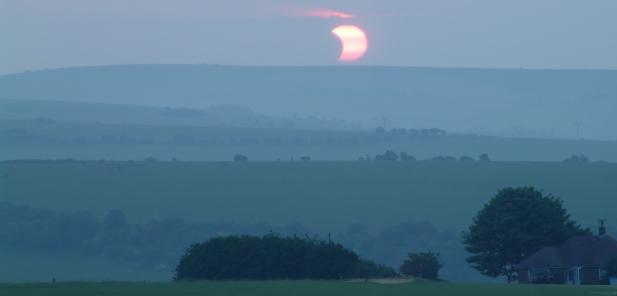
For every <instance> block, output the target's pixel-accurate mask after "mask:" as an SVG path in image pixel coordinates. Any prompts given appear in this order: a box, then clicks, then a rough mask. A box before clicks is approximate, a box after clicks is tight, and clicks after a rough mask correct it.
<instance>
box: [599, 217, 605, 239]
mask: <svg viewBox="0 0 617 296" xmlns="http://www.w3.org/2000/svg"><path fill="white" fill-rule="evenodd" d="M604 222H605V221H604V220H603V219H600V227H598V236H600V237H604V236H606V226H605V225H604Z"/></svg>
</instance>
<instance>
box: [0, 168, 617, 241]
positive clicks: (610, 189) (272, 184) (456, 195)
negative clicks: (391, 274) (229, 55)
mask: <svg viewBox="0 0 617 296" xmlns="http://www.w3.org/2000/svg"><path fill="white" fill-rule="evenodd" d="M616 179H617V164H605V163H594V164H565V163H540V162H491V163H481V162H435V161H422V162H410V163H406V162H393V163H384V162H287V161H285V162H248V163H230V162H29V163H6V162H5V163H0V201H11V202H14V203H17V204H26V205H31V206H34V207H38V208H50V209H54V210H59V211H78V210H92V211H94V212H96V213H98V214H103V213H105V212H106V211H108V210H110V209H121V210H123V211H125V213H126V214H127V216H128V218H129V219H131V220H133V221H144V220H148V219H161V218H165V217H169V216H179V217H183V218H185V219H189V220H197V221H214V222H220V221H226V222H238V223H255V222H267V223H271V224H285V223H293V222H299V223H302V224H304V225H306V226H308V227H310V228H313V229H315V230H319V231H341V230H344V229H345V228H346V227H347V226H348V225H349V224H352V223H356V222H361V223H365V224H367V225H369V226H370V227H372V228H381V227H387V226H391V225H393V224H396V223H400V222H403V221H422V220H427V221H429V222H432V223H433V224H435V225H436V226H438V227H440V228H442V229H453V230H461V229H463V228H465V227H466V226H467V225H469V223H470V222H471V219H472V217H473V215H474V214H475V213H476V212H477V211H478V210H479V209H480V207H481V206H482V205H483V204H484V203H485V202H487V201H488V200H489V199H490V198H491V197H492V196H493V195H494V194H495V193H496V191H497V190H498V189H500V188H503V187H506V186H524V185H533V186H536V187H538V188H541V189H543V190H544V191H545V192H547V193H552V194H555V195H557V196H560V197H562V198H563V200H564V202H565V207H566V208H568V209H569V210H570V211H571V212H572V213H573V216H574V218H576V219H578V220H579V221H580V222H582V223H583V224H584V225H586V226H591V227H593V226H595V225H596V223H597V219H598V218H600V217H606V218H607V219H608V223H609V227H612V228H611V229H617V227H615V226H613V224H615V222H616V221H613V220H610V218H609V217H612V216H614V215H613V213H612V209H615V208H616V207H617V199H616V198H615V197H617V183H616V182H614V180H616Z"/></svg>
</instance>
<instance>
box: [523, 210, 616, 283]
mask: <svg viewBox="0 0 617 296" xmlns="http://www.w3.org/2000/svg"><path fill="white" fill-rule="evenodd" d="M613 258H617V241H616V240H615V239H613V238H612V237H610V236H608V235H606V228H605V227H604V222H602V223H601V225H600V229H599V233H598V235H580V236H575V237H573V238H571V239H569V240H567V241H566V242H564V243H563V244H561V245H559V246H553V247H546V248H543V249H540V250H539V251H538V252H536V253H534V254H533V255H531V256H529V257H528V258H526V259H525V260H523V261H522V262H521V263H519V264H518V265H517V270H518V275H519V283H549V284H574V285H602V284H609V278H608V277H607V274H606V270H605V267H606V265H607V264H608V262H609V261H610V260H611V259H613Z"/></svg>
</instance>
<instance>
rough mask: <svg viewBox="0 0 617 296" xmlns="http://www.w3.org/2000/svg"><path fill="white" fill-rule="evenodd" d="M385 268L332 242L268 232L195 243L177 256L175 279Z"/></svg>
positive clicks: (311, 275) (355, 273)
mask: <svg viewBox="0 0 617 296" xmlns="http://www.w3.org/2000/svg"><path fill="white" fill-rule="evenodd" d="M387 272H391V273H392V274H395V273H394V272H393V271H392V270H391V269H388V268H386V267H383V266H379V265H377V264H373V263H367V261H364V260H360V259H359V258H358V255H356V254H355V253H354V252H352V251H350V250H348V249H345V248H344V247H343V246H342V245H340V244H338V243H334V242H332V241H322V240H312V239H308V238H307V239H304V238H298V237H285V238H284V237H279V236H277V235H272V234H270V235H266V236H261V237H260V236H226V237H217V238H213V239H210V240H208V241H206V242H205V243H201V244H194V245H192V246H191V247H190V248H189V249H188V250H187V251H186V254H185V255H184V256H183V257H182V258H181V259H180V263H179V264H178V266H177V268H176V275H175V280H277V279H345V278H352V277H363V276H376V275H381V274H385V273H387Z"/></svg>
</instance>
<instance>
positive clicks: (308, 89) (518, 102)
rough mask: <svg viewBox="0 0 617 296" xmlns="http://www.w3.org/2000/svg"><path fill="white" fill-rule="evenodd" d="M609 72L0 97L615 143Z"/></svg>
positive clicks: (119, 87) (182, 85) (225, 69)
mask: <svg viewBox="0 0 617 296" xmlns="http://www.w3.org/2000/svg"><path fill="white" fill-rule="evenodd" d="M616 82H617V71H610V70H602V71H600V70H598V71H593V70H524V69H517V70H490V69H447V68H443V69H441V68H411V67H240V66H217V65H206V64H203V65H118V66H99V67H82V68H66V69H53V70H41V71H33V72H25V73H20V74H12V75H2V76H0V97H4V98H10V99H41V100H69V101H82V102H104V103H118V104H136V105H149V106H161V107H191V108H205V107H207V106H210V105H216V104H231V105H237V106H244V107H248V108H251V109H253V110H255V112H258V113H263V114H269V115H272V116H284V117H289V116H292V117H293V116H311V115H313V116H318V117H327V118H339V119H343V120H346V121H352V122H357V123H362V124H365V125H369V126H375V125H377V124H383V123H384V118H385V123H386V125H389V126H405V127H438V128H442V129H446V130H451V131H455V132H471V133H480V134H489V135H500V136H519V137H566V138H572V137H577V125H579V126H581V127H582V129H581V131H580V136H582V137H585V138H591V139H608V140H614V139H615V138H617V135H616V134H615V128H614V127H615V126H617V117H615V116H614V114H615V112H616V111H617V84H616Z"/></svg>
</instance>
